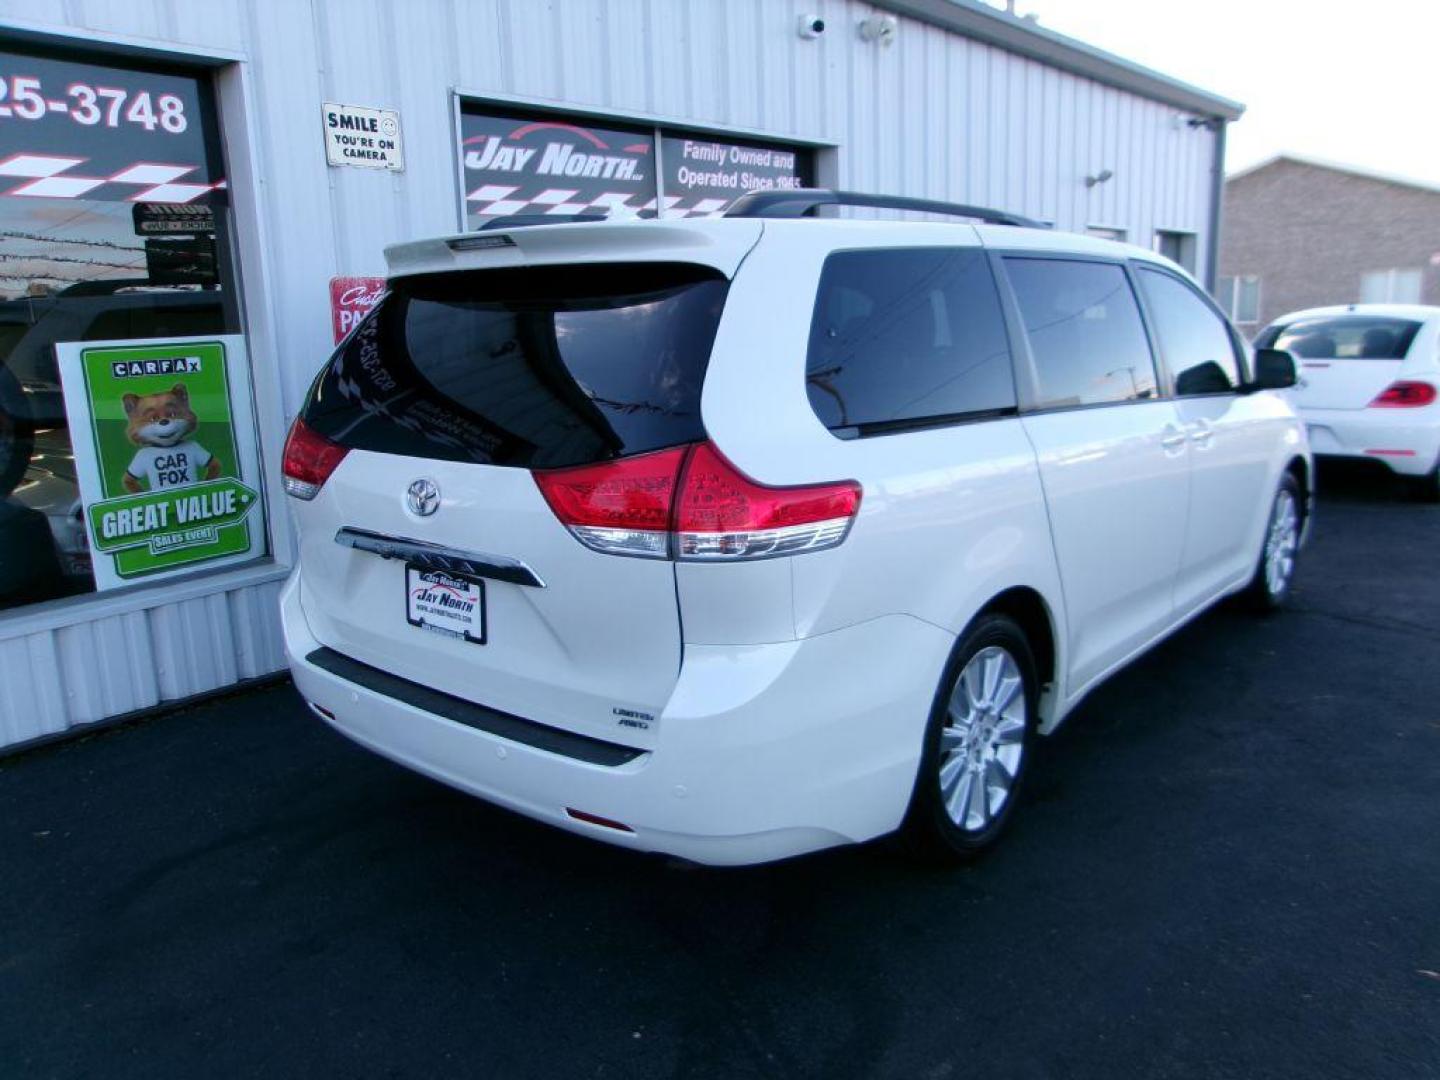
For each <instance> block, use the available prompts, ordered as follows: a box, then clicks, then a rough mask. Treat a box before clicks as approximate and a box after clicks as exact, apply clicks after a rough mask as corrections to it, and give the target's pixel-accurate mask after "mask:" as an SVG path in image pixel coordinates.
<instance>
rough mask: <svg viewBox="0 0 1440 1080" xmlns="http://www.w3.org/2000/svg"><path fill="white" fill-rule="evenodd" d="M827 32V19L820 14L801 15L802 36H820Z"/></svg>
mask: <svg viewBox="0 0 1440 1080" xmlns="http://www.w3.org/2000/svg"><path fill="white" fill-rule="evenodd" d="M824 32H825V20H824V19H822V18H821V17H820V16H819V15H801V16H800V36H801V37H802V38H818V37H819V36H820V35H821V34H823V33H824Z"/></svg>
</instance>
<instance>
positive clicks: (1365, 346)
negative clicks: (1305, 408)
mask: <svg viewBox="0 0 1440 1080" xmlns="http://www.w3.org/2000/svg"><path fill="white" fill-rule="evenodd" d="M1419 329H1420V324H1419V323H1418V322H1415V321H1414V320H1412V319H1395V318H1386V317H1384V316H1378V315H1341V316H1338V317H1331V318H1322V319H1297V320H1295V321H1294V322H1292V323H1287V324H1284V325H1276V326H1271V327H1268V328H1267V329H1265V330H1264V331H1262V332H1261V334H1260V336H1259V337H1258V338H1256V339H1255V345H1256V346H1257V347H1258V348H1261V349H1286V350H1288V351H1290V352H1292V353H1294V354H1295V355H1296V356H1299V357H1302V358H1312V357H1323V358H1325V359H1341V360H1403V359H1404V358H1405V354H1406V353H1407V352H1409V351H1410V343H1411V342H1412V341H1414V340H1415V332H1416V331H1417V330H1419Z"/></svg>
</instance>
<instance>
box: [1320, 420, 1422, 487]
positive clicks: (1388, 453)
mask: <svg viewBox="0 0 1440 1080" xmlns="http://www.w3.org/2000/svg"><path fill="white" fill-rule="evenodd" d="M1300 415H1301V418H1302V419H1303V420H1304V421H1305V427H1306V429H1307V431H1308V432H1309V436H1310V450H1311V452H1312V453H1313V454H1315V456H1316V457H1351V458H1364V459H1366V460H1368V461H1382V462H1384V463H1385V464H1386V465H1388V466H1389V467H1390V468H1391V469H1393V470H1394V471H1395V472H1397V473H1400V474H1402V475H1405V476H1423V475H1424V474H1425V473H1428V472H1429V471H1430V470H1431V469H1433V468H1434V467H1435V463H1436V461H1437V460H1440V414H1436V413H1432V412H1431V410H1430V409H1424V410H1418V409H1416V410H1411V409H1304V410H1302V411H1301V413H1300Z"/></svg>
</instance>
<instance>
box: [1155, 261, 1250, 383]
mask: <svg viewBox="0 0 1440 1080" xmlns="http://www.w3.org/2000/svg"><path fill="white" fill-rule="evenodd" d="M1140 287H1141V288H1142V289H1144V290H1145V300H1146V302H1147V303H1148V304H1149V306H1150V313H1151V315H1152V316H1153V317H1154V320H1155V335H1156V337H1158V338H1159V339H1160V351H1161V353H1162V354H1163V355H1164V357H1165V363H1166V366H1168V367H1169V368H1170V371H1171V373H1172V374H1173V375H1174V376H1175V393H1176V394H1178V395H1180V396H1182V397H1186V396H1190V395H1194V394H1223V393H1227V392H1228V391H1231V390H1234V389H1235V388H1236V387H1237V386H1239V385H1240V366H1239V364H1238V362H1237V361H1236V359H1235V341H1234V339H1233V338H1232V337H1231V336H1230V329H1229V327H1227V326H1226V325H1225V320H1223V319H1222V318H1220V316H1219V315H1217V314H1215V312H1214V311H1213V310H1212V309H1211V307H1210V306H1209V305H1208V304H1206V303H1205V301H1203V300H1201V299H1200V297H1198V296H1197V295H1195V291H1194V290H1193V289H1191V288H1190V286H1189V285H1186V284H1185V283H1184V282H1183V281H1181V280H1180V279H1179V278H1176V277H1172V276H1171V275H1169V274H1166V273H1163V272H1161V271H1159V270H1150V269H1148V268H1146V267H1143V266H1142V267H1140Z"/></svg>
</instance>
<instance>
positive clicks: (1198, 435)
mask: <svg viewBox="0 0 1440 1080" xmlns="http://www.w3.org/2000/svg"><path fill="white" fill-rule="evenodd" d="M1214 434H1215V431H1214V429H1213V428H1211V426H1210V425H1209V424H1207V423H1206V422H1205V421H1204V420H1201V421H1199V422H1198V423H1196V425H1195V426H1194V427H1193V428H1192V429H1191V430H1190V438H1191V440H1192V441H1194V442H1197V443H1199V444H1200V445H1202V446H1208V445H1209V444H1210V438H1211V436H1213V435H1214Z"/></svg>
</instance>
